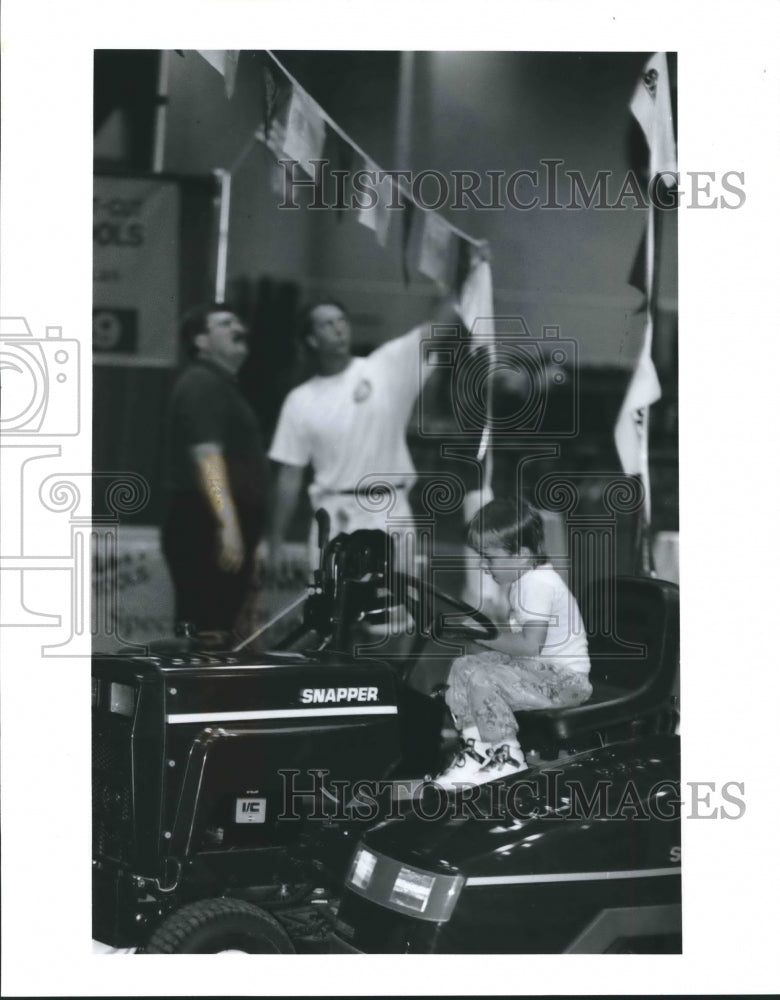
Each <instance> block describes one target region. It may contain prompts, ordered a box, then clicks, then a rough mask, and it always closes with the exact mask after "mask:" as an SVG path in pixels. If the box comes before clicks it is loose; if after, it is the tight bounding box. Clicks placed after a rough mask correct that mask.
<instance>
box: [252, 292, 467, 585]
mask: <svg viewBox="0 0 780 1000" xmlns="http://www.w3.org/2000/svg"><path fill="white" fill-rule="evenodd" d="M457 321H458V315H457V312H456V311H455V307H454V305H453V304H452V302H451V301H449V300H448V301H447V302H445V303H442V305H441V307H440V308H439V309H438V310H437V315H436V316H435V318H434V319H433V320H432V321H431V322H433V323H439V324H446V323H453V322H457ZM351 334H352V331H351V326H350V322H349V319H348V317H347V315H346V312H345V310H344V309H343V308H342V307H341V306H340V305H339V304H338V303H336V302H333V301H325V302H321V303H319V304H317V305H315V306H313V307H312V308H311V309H310V310H309V311H308V314H307V323H306V325H305V327H304V331H303V342H304V345H305V347H306V348H307V350H309V351H310V352H311V354H312V355H313V357H314V359H315V361H316V364H317V368H318V374H316V375H314V376H313V377H312V378H310V379H309V380H308V381H306V382H304V383H303V384H302V385H299V386H298V387H297V388H295V389H293V390H292V391H291V392H290V393H289V394H288V395H287V398H286V399H285V401H284V403H283V405H282V409H281V412H280V415H279V420H278V422H277V426H276V431H275V434H274V438H273V441H272V443H271V450H270V452H269V458H271V459H272V460H273V461H274V462H278V463H280V469H279V473H278V479H277V487H276V498H275V505H274V511H273V517H272V522H271V537H270V541H269V551H268V556H267V562H266V569H267V571H268V573H269V575H270V576H271V577H273V576H275V575H276V574H278V573H279V572H280V570H282V568H283V567H284V566H285V565H286V562H287V560H286V559H285V557H284V552H283V548H284V539H285V537H286V535H287V530H288V527H289V524H290V519H291V517H292V514H293V512H294V511H295V509H296V507H297V503H298V497H299V494H300V490H301V487H302V484H303V477H304V472H305V470H306V469H307V468H308V467H309V466H311V468H312V471H313V479H312V482H311V485H310V486H309V499H310V502H311V507H312V510H313V511H316V510H318V509H319V508H324V509H325V510H326V511H327V513H328V514H329V516H330V534H331V537H333V536H335V535H337V534H338V533H339V532H342V531H344V532H351V531H356V530H358V529H364V528H368V529H377V528H378V529H381V530H383V531H388V532H390V531H391V530H392V527H393V522H395V523H396V525H397V524H398V519H399V518H410V517H411V513H412V512H411V508H410V506H409V490H410V489H411V487H412V485H413V484H414V480H415V469H414V464H413V462H412V457H411V455H410V454H409V449H408V447H407V444H406V427H407V424H408V421H409V419H410V417H411V414H412V409H413V407H414V403H415V400H416V398H417V395H418V393H419V391H420V389H421V387H422V385H423V384H424V382H425V380H426V378H427V377H428V374H429V372H428V371H425V370H421V368H420V341H421V339H422V338H423V337H424V336H427V335H429V334H430V324H422V325H420V326H417V327H415V328H414V329H413V330H411V331H410V332H409V333H406V334H404V335H403V336H400V337H397V338H395V339H394V340H390V341H388V342H387V343H384V344H382V345H381V346H380V347H378V348H376V350H374V351H373V352H372V353H371V354H370V355H368V357H354V356H353V355H352V352H351ZM406 530H411V526H408V527H407V528H406ZM309 549H310V560H311V565H312V567H313V566H315V565H316V562H317V554H316V537H315V532H314V528H313V527H312V532H311V535H310V546H309Z"/></svg>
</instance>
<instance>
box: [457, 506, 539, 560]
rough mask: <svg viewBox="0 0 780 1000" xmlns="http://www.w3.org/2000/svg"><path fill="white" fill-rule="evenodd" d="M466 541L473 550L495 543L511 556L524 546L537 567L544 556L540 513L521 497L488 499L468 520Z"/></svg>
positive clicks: (482, 550)
mask: <svg viewBox="0 0 780 1000" xmlns="http://www.w3.org/2000/svg"><path fill="white" fill-rule="evenodd" d="M466 540H467V542H468V544H469V545H470V546H471V548H472V549H474V550H475V551H476V552H484V550H485V549H486V548H487V547H488V546H489V545H496V546H498V547H500V548H502V549H504V550H505V551H506V552H507V554H508V555H512V556H515V555H517V554H518V553H519V551H520V549H521V548H522V546H525V547H526V548H528V549H530V550H531V553H532V555H533V557H534V558H533V564H534V566H541V565H542V563H545V562H547V559H548V556H547V553H546V551H545V546H544V522H543V521H542V515H541V514H540V513H539V511H538V510H537V509H536V507H532V506H531V504H529V503H527V502H526V501H525V500H523V499H520V500H519V501H518V502H517V503H515V502H514V501H512V500H491V501H490V503H487V504H485V506H484V507H482V508H481V509H480V510H478V511H477V513H476V514H475V515H474V517H472V519H471V520H470V521H469V523H468V526H467V528H466Z"/></svg>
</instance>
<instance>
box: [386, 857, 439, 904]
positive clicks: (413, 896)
mask: <svg viewBox="0 0 780 1000" xmlns="http://www.w3.org/2000/svg"><path fill="white" fill-rule="evenodd" d="M434 881H435V879H434V877H433V875H424V874H423V873H422V872H413V871H412V870H411V868H402V869H401V870H400V872H399V873H398V874H397V875H396V877H395V882H394V883H393V889H392V891H391V893H390V902H391V903H396V904H397V905H398V906H403V907H406V908H407V909H410V910H414V911H415V912H416V913H422V912H423V910H424V909H425V907H426V906H427V905H428V900H429V899H430V897H431V891H432V890H433V883H434Z"/></svg>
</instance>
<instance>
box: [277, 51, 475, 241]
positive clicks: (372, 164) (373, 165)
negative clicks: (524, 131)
mask: <svg viewBox="0 0 780 1000" xmlns="http://www.w3.org/2000/svg"><path fill="white" fill-rule="evenodd" d="M265 52H266V54H267V55H268V57H269V58H270V59H272V60H273V62H274V64H275V65H276V66H277V67H278V68H279V69H280V70H281V71H282V73H284V75H285V76H286V77H287V79H288V81H289V82H290V84H292V86H293V88H295V91H296V92H297V93H299V94H300V95H302V98H303V99H304V100H305V101H306V102H307V104H308V105H309V107H310V108H311V109H312V110H314V109H316V113H317V114H318V115H319V116H320V118H321V119H322V120H323V121H324V122H326V123H327V125H328V126H329V127H330V128H331V129H332V130H333V131H334V132H335V133H336V135H338V136H339V138H341V139H342V141H343V142H345V143H347V144H348V145H349V146H350V147H351V148H352V149H353V150H354V152H355V153H357V154H358V155H359V156H360V157H361V158H362V159H363V162H364V163H365V164H366V167H367V169H369V170H373V171H376V172H377V173H383V174H385V178H384V179H386V180H389V181H390V183H391V185H392V186H393V187H395V188H396V189H397V190H398V191H399V192H400V194H401V195H402V196H403V197H404V198H407V199H409V200H411V195H410V193H409V192H408V191H406V190H405V189H404V187H403V185H402V184H401V183H400V179H398V178H395V177H392V176H391V175H390V173H389V172H388V171H384V170H383V169H382V167H380V166H379V164H378V163H377V162H376V161H375V160H374V159H373V157H371V156H369V155H368V153H366V152H365V151H364V150H363V149H361V148H360V146H359V145H358V144H357V143H356V142H355V141H354V139H352V138H351V137H350V136H349V135H347V133H346V132H345V131H344V130H343V129H342V128H341V126H340V125H338V124H337V122H335V121H334V120H333V118H331V116H330V115H329V114H328V113H327V111H325V109H324V108H323V107H322V106H321V105H319V104H318V103H317V102H316V101H315V100H314V98H313V97H311V95H310V94H309V93H307V91H306V90H304V88H303V87H301V85H300V84H299V83H298V81H297V80H296V79H295V77H294V76H293V75H292V74H291V73H290V72H289V70H288V69H287V68H286V66H284V64H283V63H282V62H280V61H279V59H278V58H277V57H276V56H275V55H274V53H273V52H271V51H270V49H266V50H265ZM285 151H286V152H288V153H289V150H285ZM415 207H416V208H418V209H419V210H421V211H424V212H430V213H431V214H432V215H433V214H436V213H434V212H433V211H432V210H431V209H420V206H418V205H415ZM438 217H439V218H441V216H438ZM442 222H444V224H445V225H446V226H448V227H449V229H450V230H451V231H452V232H453V233H454V234H455V235H456V236H459V237H460V238H461V239H462V240H466V241H467V242H468V243H471V244H473V245H475V246H477V245H478V244H479V243H480V242H481V241H480V240H478V239H476V238H475V237H473V236H469V234H468V233H465V232H463V230H462V229H458V227H457V226H454V225H453V224H452V223H451V222H449V221H446V220H444V219H442ZM364 224H366V223H365V222H364Z"/></svg>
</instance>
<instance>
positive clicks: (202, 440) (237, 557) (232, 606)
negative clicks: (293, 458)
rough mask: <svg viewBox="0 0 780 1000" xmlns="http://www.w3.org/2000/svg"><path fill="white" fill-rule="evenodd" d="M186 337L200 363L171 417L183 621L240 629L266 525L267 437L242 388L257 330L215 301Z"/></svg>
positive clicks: (174, 547) (169, 551)
mask: <svg viewBox="0 0 780 1000" xmlns="http://www.w3.org/2000/svg"><path fill="white" fill-rule="evenodd" d="M181 335H182V340H183V341H184V344H185V347H186V348H187V349H188V351H189V353H190V355H191V357H192V361H191V363H190V364H189V365H188V366H187V367H186V368H185V370H184V371H183V372H182V373H181V375H180V376H179V378H178V379H177V381H176V383H175V385H174V387H173V392H172V396H171V400H170V406H169V411H168V427H167V434H168V437H167V469H166V488H167V492H168V512H167V516H166V519H165V523H164V525H163V532H162V543H163V553H164V555H165V559H166V561H167V563H168V568H169V570H170V573H171V577H172V578H173V584H174V589H175V594H176V621H177V623H178V624H180V623H183V622H189V623H190V624H191V625H192V626H194V627H195V628H196V629H198V630H228V631H230V630H232V629H233V628H234V626H235V624H236V619H237V618H238V615H239V613H240V611H241V608H242V605H243V604H244V602H245V600H246V599H247V597H248V594H249V590H250V587H251V583H252V575H253V569H254V558H255V549H256V547H257V544H258V541H259V539H260V532H261V525H262V510H261V504H262V495H263V485H264V483H263V469H264V461H265V458H264V450H263V444H262V438H261V433H260V427H259V425H258V422H257V419H256V417H255V414H254V412H253V411H252V409H251V407H250V406H249V404H248V403H247V401H246V400H245V399H244V397H243V396H242V394H241V392H240V390H239V388H238V383H237V381H236V375H237V374H238V371H239V369H240V368H241V366H242V365H243V363H244V361H245V360H246V358H247V355H248V346H247V331H246V327H245V326H244V324H243V323H242V321H241V320H240V319H239V317H238V316H237V315H236V314H235V313H234V312H233V310H232V309H231V308H230V307H229V306H227V305H225V304H224V303H218V302H214V303H211V304H209V305H207V306H204V307H200V308H198V309H196V310H193V311H192V312H190V313H189V314H188V315H187V316H186V317H185V319H184V321H183V322H182V328H181Z"/></svg>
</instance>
